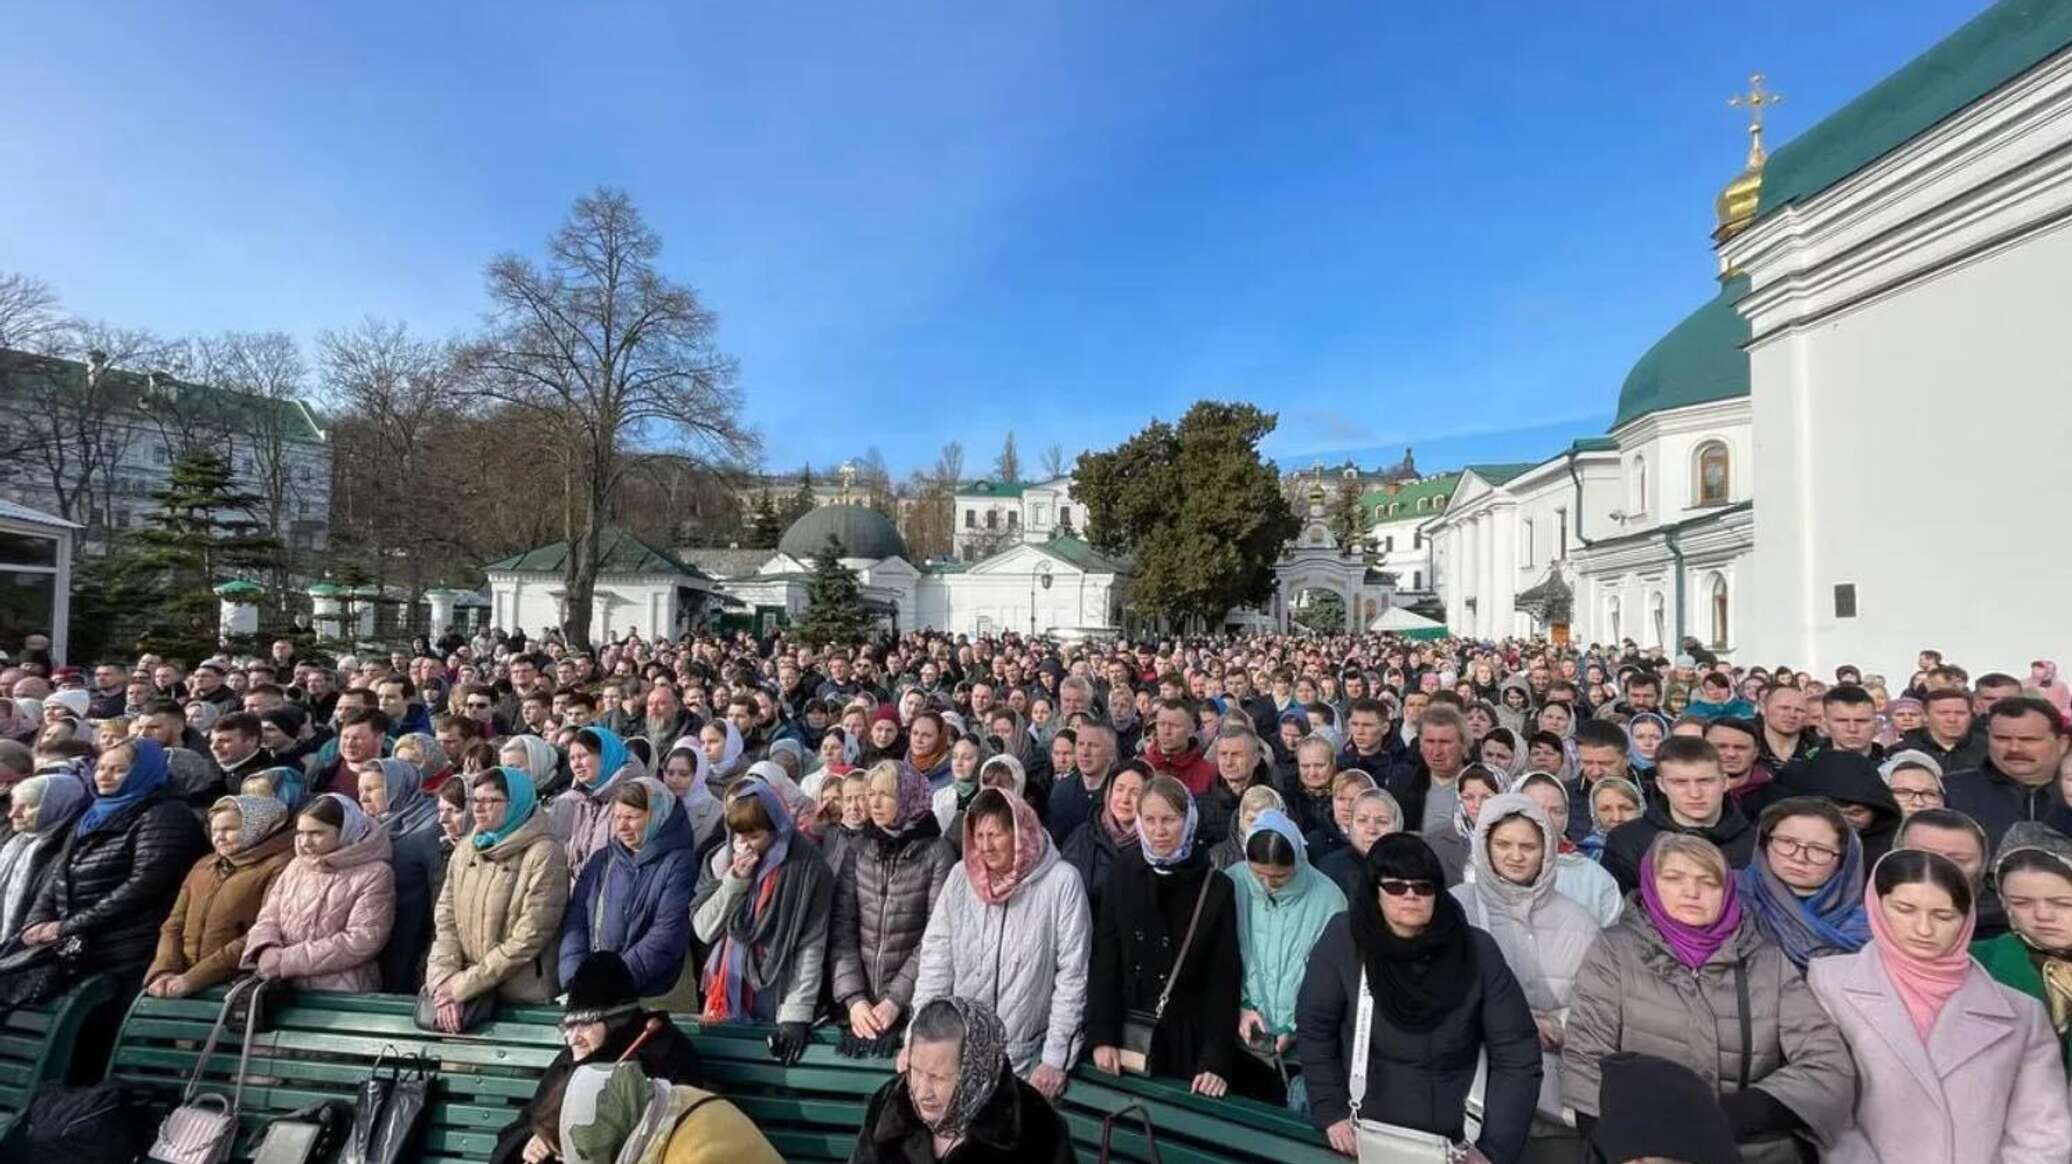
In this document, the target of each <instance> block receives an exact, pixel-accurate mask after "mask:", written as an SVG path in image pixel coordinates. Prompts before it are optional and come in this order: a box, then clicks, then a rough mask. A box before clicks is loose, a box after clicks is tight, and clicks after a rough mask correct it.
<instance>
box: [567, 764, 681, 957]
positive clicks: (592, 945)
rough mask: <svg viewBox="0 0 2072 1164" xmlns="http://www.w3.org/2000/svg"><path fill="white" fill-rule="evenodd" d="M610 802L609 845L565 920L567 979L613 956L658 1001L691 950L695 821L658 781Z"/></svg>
mask: <svg viewBox="0 0 2072 1164" xmlns="http://www.w3.org/2000/svg"><path fill="white" fill-rule="evenodd" d="M611 802H612V803H611V814H610V821H611V833H612V839H611V842H610V844H609V845H607V846H606V848H605V849H604V851H603V852H601V853H599V854H598V855H597V856H596V857H595V858H593V859H592V860H591V862H590V865H589V867H587V868H585V869H584V870H583V873H582V876H580V877H577V878H576V885H575V889H574V891H572V892H571V893H570V894H569V898H568V911H567V912H566V913H565V914H563V916H562V922H561V947H560V955H559V963H560V968H561V977H562V978H563V979H564V980H566V979H567V978H569V977H570V976H572V975H573V974H574V973H575V972H576V968H577V967H578V966H581V965H582V964H583V962H584V961H585V960H586V959H588V958H589V957H590V955H591V954H593V953H596V952H598V951H600V950H610V951H613V952H614V953H616V954H618V955H619V957H620V958H621V959H623V960H624V961H625V963H626V968H627V969H628V970H630V971H632V973H633V984H634V986H635V988H636V989H637V991H638V992H639V993H640V994H641V995H642V996H643V997H660V996H661V995H664V994H667V993H668V992H669V990H670V988H671V987H673V986H675V985H676V979H677V975H678V974H680V973H681V972H682V971H683V963H684V957H685V954H686V952H687V951H688V950H689V949H690V940H691V929H690V919H691V897H692V892H693V890H694V889H695V888H696V886H697V881H698V870H697V857H696V855H695V854H694V853H692V851H691V826H690V822H689V821H688V820H686V819H685V817H684V813H683V808H682V806H681V805H680V804H678V803H677V799H676V794H675V793H673V792H671V791H669V787H668V785H666V784H663V783H662V782H661V781H660V780H657V779H655V778H654V777H652V776H636V777H633V778H632V779H629V780H627V781H625V782H624V783H621V784H619V785H617V786H616V787H614V788H613V790H612V793H611Z"/></svg>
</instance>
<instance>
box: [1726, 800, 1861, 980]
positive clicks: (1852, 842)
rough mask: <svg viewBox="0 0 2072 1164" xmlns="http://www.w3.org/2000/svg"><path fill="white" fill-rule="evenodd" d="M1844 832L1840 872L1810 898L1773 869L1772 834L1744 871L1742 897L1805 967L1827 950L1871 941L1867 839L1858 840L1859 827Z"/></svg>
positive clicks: (1796, 962)
mask: <svg viewBox="0 0 2072 1164" xmlns="http://www.w3.org/2000/svg"><path fill="white" fill-rule="evenodd" d="M1842 832H1843V836H1844V837H1845V838H1846V840H1845V842H1844V844H1845V849H1844V852H1843V854H1842V859H1841V861H1840V863H1838V864H1837V865H1836V867H1835V872H1834V875H1833V876H1832V877H1829V878H1828V879H1827V883H1826V884H1825V885H1822V886H1821V887H1820V888H1819V889H1816V890H1814V891H1813V893H1812V894H1811V895H1810V896H1807V897H1800V896H1799V895H1798V894H1797V893H1794V892H1793V891H1792V888H1791V886H1789V885H1786V884H1785V883H1784V882H1783V880H1782V879H1780V878H1779V877H1778V876H1777V874H1776V872H1775V871H1773V870H1772V869H1771V868H1770V854H1769V843H1768V842H1769V838H1768V837H1767V836H1766V837H1764V838H1763V842H1762V843H1761V844H1758V845H1757V846H1756V849H1755V859H1754V860H1752V861H1750V862H1749V864H1748V868H1746V869H1743V870H1742V871H1741V873H1740V875H1739V876H1740V880H1741V899H1742V901H1743V902H1744V903H1745V904H1746V906H1747V908H1749V909H1750V910H1752V911H1754V913H1755V916H1756V920H1757V921H1758V922H1760V923H1762V927H1763V932H1764V933H1766V934H1768V935H1770V937H1772V938H1774V939H1775V940H1776V942H1777V944H1778V945H1779V946H1782V947H1783V948H1784V956H1785V957H1787V958H1790V959H1791V964H1792V965H1794V966H1797V967H1799V968H1800V969H1802V970H1803V969H1805V967H1806V963H1808V962H1810V961H1812V960H1813V959H1815V958H1818V957H1820V956H1822V955H1824V954H1853V953H1855V952H1856V951H1858V950H1861V949H1862V948H1863V947H1864V944H1865V943H1866V942H1869V941H1870V940H1871V923H1870V918H1869V917H1868V916H1866V915H1865V913H1864V904H1863V882H1864V870H1863V842H1862V841H1859V840H1857V839H1856V830H1855V829H1844V830H1842Z"/></svg>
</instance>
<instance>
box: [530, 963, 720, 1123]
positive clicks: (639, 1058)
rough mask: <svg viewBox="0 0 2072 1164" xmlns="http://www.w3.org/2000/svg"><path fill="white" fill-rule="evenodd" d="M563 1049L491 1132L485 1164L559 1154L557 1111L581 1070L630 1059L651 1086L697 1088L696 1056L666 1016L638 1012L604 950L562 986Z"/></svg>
mask: <svg viewBox="0 0 2072 1164" xmlns="http://www.w3.org/2000/svg"><path fill="white" fill-rule="evenodd" d="M567 988H568V989H567V1008H566V1009H565V1010H564V1011H563V1012H562V1016H561V1040H562V1048H561V1051H560V1053H559V1054H557V1055H555V1056H554V1059H553V1061H552V1062H550V1063H548V1064H547V1067H546V1069H545V1070H544V1071H542V1072H540V1081H539V1086H538V1087H537V1088H535V1089H534V1091H533V1096H532V1099H531V1100H530V1101H529V1102H527V1103H526V1105H525V1106H524V1107H523V1108H522V1109H520V1111H519V1113H518V1118H517V1119H514V1120H512V1121H511V1122H510V1123H509V1124H506V1125H505V1126H504V1129H503V1130H502V1131H501V1132H498V1133H497V1138H496V1147H495V1149H494V1150H493V1151H492V1152H491V1153H490V1156H489V1159H490V1162H491V1164H538V1162H541V1161H547V1160H552V1159H555V1158H556V1157H558V1156H561V1144H560V1142H559V1141H560V1137H561V1109H562V1105H563V1104H564V1102H565V1101H566V1097H567V1095H568V1092H569V1083H570V1079H571V1078H572V1077H573V1076H574V1075H575V1073H576V1072H577V1071H578V1070H579V1069H581V1068H583V1067H587V1066H592V1065H597V1064H602V1065H610V1064H614V1063H617V1062H619V1061H620V1060H621V1059H625V1058H627V1057H628V1055H629V1053H630V1055H631V1060H632V1061H633V1062H637V1063H639V1064H640V1069H641V1071H642V1072H643V1073H644V1074H645V1075H646V1076H647V1077H648V1078H649V1079H651V1080H666V1081H668V1082H670V1083H686V1084H688V1083H696V1082H698V1080H699V1078H700V1074H699V1070H698V1053H697V1051H696V1050H695V1049H693V1048H692V1046H691V1040H690V1039H689V1038H687V1037H686V1036H685V1035H684V1033H683V1032H682V1031H680V1030H678V1029H677V1028H676V1025H675V1024H674V1023H671V1022H670V1021H669V1016H668V1014H667V1013H665V1012H662V1011H650V1010H646V1009H643V1008H642V1006H641V1004H640V991H639V989H638V988H637V987H636V986H635V985H634V982H633V973H632V972H631V971H629V970H628V969H626V963H625V962H624V961H623V960H621V959H620V958H619V956H618V955H617V954H615V953H612V952H611V951H609V950H605V951H602V952H600V953H596V954H592V955H591V956H590V957H589V958H588V959H587V960H585V961H584V962H583V964H582V965H581V966H579V967H577V968H576V972H575V974H574V975H573V976H572V977H570V978H569V980H568V983H567Z"/></svg>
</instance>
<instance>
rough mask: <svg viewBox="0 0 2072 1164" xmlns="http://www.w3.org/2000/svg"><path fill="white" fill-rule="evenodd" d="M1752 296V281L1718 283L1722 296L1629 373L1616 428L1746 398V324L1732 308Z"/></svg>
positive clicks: (1658, 343)
mask: <svg viewBox="0 0 2072 1164" xmlns="http://www.w3.org/2000/svg"><path fill="white" fill-rule="evenodd" d="M1746 294H1748V276H1746V275H1736V276H1734V277H1733V278H1731V279H1728V280H1727V281H1726V282H1724V283H1722V284H1720V289H1719V294H1718V295H1716V296H1714V297H1713V298H1712V299H1711V300H1710V301H1709V302H1707V303H1706V304H1705V306H1703V307H1700V308H1699V309H1698V310H1696V311H1693V312H1692V313H1691V314H1690V315H1688V316H1686V317H1685V318H1684V321H1683V322H1682V323H1679V324H1677V325H1676V326H1675V327H1673V328H1670V329H1669V334H1668V335H1665V336H1663V337H1662V338H1661V339H1660V340H1658V341H1656V343H1655V346H1654V347H1651V348H1649V349H1648V350H1647V354H1646V355H1644V356H1642V357H1641V358H1640V362H1639V363H1637V364H1634V365H1633V371H1631V372H1629V373H1627V375H1626V384H1625V386H1624V387H1622V388H1620V389H1619V414H1618V415H1617V416H1615V417H1613V418H1612V428H1613V429H1618V428H1621V427H1623V426H1624V425H1625V424H1626V423H1627V422H1629V421H1633V420H1638V419H1640V418H1641V417H1643V416H1646V415H1647V414H1648V413H1650V412H1660V411H1662V410H1663V409H1665V408H1682V407H1684V406H1685V405H1687V404H1703V403H1705V402H1707V401H1710V400H1728V399H1732V398H1733V397H1736V396H1746V395H1748V353H1747V352H1744V351H1742V350H1741V345H1743V344H1745V343H1747V342H1748V339H1749V334H1750V333H1749V328H1748V320H1746V319H1744V318H1742V316H1741V313H1740V312H1739V311H1736V310H1734V303H1735V301H1736V300H1738V299H1740V298H1741V297H1742V296H1744V295H1746Z"/></svg>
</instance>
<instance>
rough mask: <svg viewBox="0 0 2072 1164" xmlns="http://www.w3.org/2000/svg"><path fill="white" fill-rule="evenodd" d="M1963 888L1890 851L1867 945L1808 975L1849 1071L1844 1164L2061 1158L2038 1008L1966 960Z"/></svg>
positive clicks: (1925, 861)
mask: <svg viewBox="0 0 2072 1164" xmlns="http://www.w3.org/2000/svg"><path fill="white" fill-rule="evenodd" d="M1974 904H1975V899H1974V897H1973V895H1972V890H1971V883H1970V880H1969V879H1968V878H1966V877H1965V875H1964V871H1963V870H1961V869H1959V868H1958V867H1957V866H1956V865H1955V864H1954V863H1953V862H1951V861H1949V860H1948V859H1946V858H1943V857H1939V856H1937V855H1935V854H1933V853H1927V852H1922V851H1919V850H1902V851H1898V852H1894V853H1890V854H1888V855H1886V856H1885V857H1883V858H1882V859H1880V860H1879V862H1878V865H1877V868H1876V869H1874V870H1873V871H1872V873H1871V877H1870V888H1869V890H1868V892H1867V893H1866V894H1865V908H1866V915H1867V916H1868V918H1869V928H1870V931H1871V934H1872V940H1871V941H1870V943H1869V944H1868V945H1866V946H1864V947H1863V949H1861V950H1860V951H1858V952H1856V953H1852V954H1846V955H1840V956H1837V957H1832V958H1824V959H1822V960H1820V961H1818V962H1815V963H1814V964H1813V965H1812V966H1811V967H1809V968H1808V970H1807V975H1806V977H1807V981H1808V984H1809V985H1810V986H1811V987H1812V990H1813V994H1814V997H1816V998H1818V999H1819V1000H1820V1002H1821V1004H1822V1005H1823V1006H1825V1007H1826V1008H1827V1011H1828V1013H1829V1014H1830V1015H1832V1016H1834V1020H1835V1022H1836V1023H1837V1024H1838V1025H1839V1026H1840V1028H1841V1031H1842V1037H1843V1038H1844V1039H1845V1040H1846V1041H1847V1042H1848V1044H1849V1051H1850V1054H1851V1056H1852V1058H1853V1059H1854V1061H1855V1065H1856V1079H1857V1099H1856V1112H1855V1114H1856V1121H1855V1125H1854V1126H1853V1127H1851V1128H1850V1129H1849V1130H1848V1131H1846V1132H1844V1133H1842V1137H1841V1139H1840V1140H1839V1141H1838V1142H1837V1143H1836V1144H1835V1147H1834V1150H1833V1151H1832V1152H1831V1153H1829V1154H1828V1156H1827V1157H1826V1158H1827V1159H1831V1160H1836V1161H1842V1162H1844V1164H1882V1162H1884V1161H1893V1162H1895V1164H1896V1162H1898V1161H1906V1162H1907V1164H1965V1162H1968V1161H1973V1160H1993V1161H1998V1162H2000V1164H2044V1162H2046V1161H2062V1160H2064V1159H2065V1157H2066V1142H2067V1139H2068V1138H2072V1106H2068V1105H2067V1102H2066V1094H2065V1069H2064V1065H2063V1063H2062V1062H2061V1061H2060V1047H2059V1043H2058V1038H2057V1033H2056V1031H2054V1030H2053V1029H2052V1027H2051V1021H2050V1015H2049V1013H2048V1012H2047V1011H2046V1010H2045V1009H2044V1006H2043V1004H2042V1003H2040V1002H2038V1001H2037V1000H2036V999H2035V998H2033V997H2030V996H2029V995H2027V994H2025V993H2023V992H2022V991H2020V990H2018V989H2016V988H2014V987H2011V986H2006V985H2002V984H2001V983H1998V982H1996V981H1994V980H1993V977H1992V975H1991V974H1989V973H1988V972H1987V970H1986V968H1985V967H1983V966H1980V965H1979V964H1977V963H1975V962H1973V961H1972V959H1971V955H1970V953H1969V952H1968V949H1967V941H1968V939H1969V938H1970V937H1971V933H1972V930H1973V926H1974V923H1975V920H1976V914H1975V912H1974V910H1973V906H1974Z"/></svg>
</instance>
